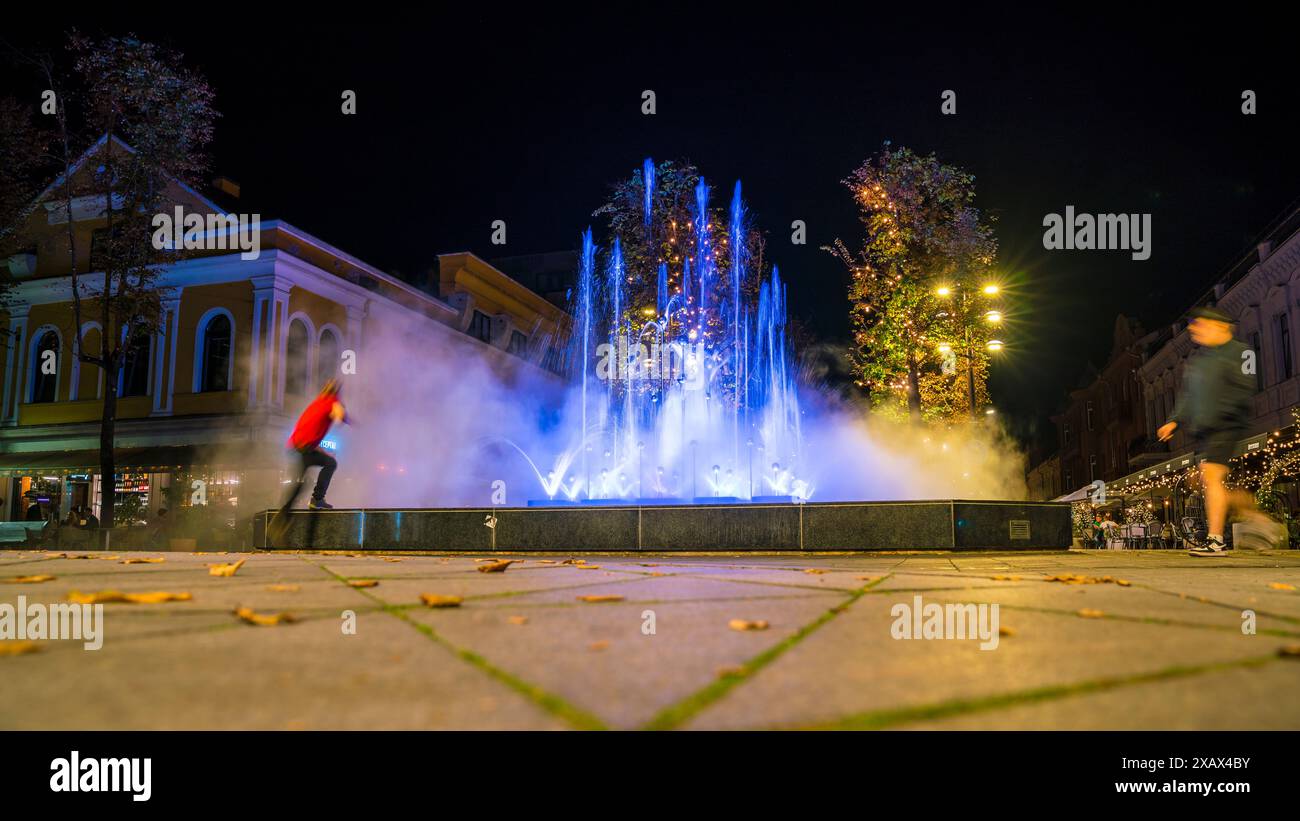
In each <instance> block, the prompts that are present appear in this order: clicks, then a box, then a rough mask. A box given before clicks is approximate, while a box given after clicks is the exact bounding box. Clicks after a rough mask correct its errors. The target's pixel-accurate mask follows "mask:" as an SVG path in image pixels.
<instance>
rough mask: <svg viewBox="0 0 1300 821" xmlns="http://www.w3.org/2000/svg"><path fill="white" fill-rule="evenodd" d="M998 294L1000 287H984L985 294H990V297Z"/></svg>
mask: <svg viewBox="0 0 1300 821" xmlns="http://www.w3.org/2000/svg"><path fill="white" fill-rule="evenodd" d="M997 292H998V286H996V285H985V286H984V293H986V294H988V295H989V296H993V295H994V294H996V293H997Z"/></svg>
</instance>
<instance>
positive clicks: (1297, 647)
mask: <svg viewBox="0 0 1300 821" xmlns="http://www.w3.org/2000/svg"><path fill="white" fill-rule="evenodd" d="M1277 654H1278V655H1279V656H1281V657H1282V658H1288V659H1300V644H1287V645H1284V646H1282V647H1279V648H1277Z"/></svg>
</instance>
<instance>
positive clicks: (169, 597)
mask: <svg viewBox="0 0 1300 821" xmlns="http://www.w3.org/2000/svg"><path fill="white" fill-rule="evenodd" d="M192 598H193V596H191V595H190V594H189V593H167V592H165V591H161V590H160V591H157V592H152V593H122V592H119V591H117V590H101V591H99V592H98V593H81V592H79V591H76V590H73V591H72V592H71V593H69V594H68V601H70V602H72V603H73V604H114V603H119V604H162V603H164V602H172V601H190V599H192Z"/></svg>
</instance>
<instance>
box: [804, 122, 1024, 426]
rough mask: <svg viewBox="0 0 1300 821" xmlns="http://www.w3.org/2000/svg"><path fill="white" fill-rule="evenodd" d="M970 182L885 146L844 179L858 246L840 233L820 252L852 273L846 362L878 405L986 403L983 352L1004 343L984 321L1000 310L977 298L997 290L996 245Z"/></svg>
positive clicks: (916, 411) (953, 411) (912, 407)
mask: <svg viewBox="0 0 1300 821" xmlns="http://www.w3.org/2000/svg"><path fill="white" fill-rule="evenodd" d="M974 182H975V178H974V176H972V175H971V174H969V173H967V172H965V171H963V170H961V169H959V168H956V167H954V166H951V165H945V164H944V163H942V162H940V161H939V159H938V158H937V157H936V156H935V155H934V154H930V155H928V156H922V155H920V154H917V153H916V152H914V151H912V150H911V149H909V148H905V147H897V148H896V147H893V146H891V145H890V144H889V143H885V146H884V148H883V149H882V150H881V152H880V154H879V155H877V156H875V157H872V158H870V159H868V160H867V161H866V162H864V163H863V164H862V165H861V166H860V167H859V168H858V169H857V170H855V171H854V172H853V173H852V174H851V175H850V176H849V177H848V178H847V179H845V180H844V181H843V183H844V185H845V186H846V187H848V189H849V190H850V191H851V192H852V193H853V198H854V201H855V202H856V203H857V205H858V208H859V210H860V217H861V220H862V224H863V228H864V229H865V237H864V239H863V243H862V247H861V250H860V251H858V252H856V253H854V252H852V251H850V250H849V248H848V247H847V245H846V244H845V243H844V242H842V241H841V240H836V241H835V243H834V244H833V245H831V246H829V247H827V248H826V250H828V251H830V252H831V253H832V254H834V255H835V256H836V257H837V258H839V259H840V260H841V261H842V262H843V263H844V264H845V265H846V266H847V267H848V269H849V273H850V282H849V301H850V308H849V311H850V320H851V323H852V332H853V344H852V345H851V346H850V358H851V360H852V365H853V370H854V375H855V377H856V381H857V383H858V385H859V386H861V387H863V388H865V389H866V390H867V391H868V392H869V394H870V395H871V397H872V400H873V403H874V404H875V405H876V406H877V407H878V408H881V409H884V410H886V411H892V412H894V413H898V414H900V415H901V414H904V413H905V414H906V415H908V416H910V417H911V418H912V419H914V420H920V419H922V418H931V419H952V418H956V417H958V416H961V415H963V414H966V415H973V414H974V411H975V409H976V408H977V407H979V406H981V403H982V402H987V388H986V380H987V373H988V367H987V365H988V360H987V355H986V352H987V351H990V350H997V349H999V348H1000V347H1001V345H1000V343H998V341H997V340H994V339H992V337H991V335H990V334H989V327H990V326H991V325H992V324H993V321H992V318H991V316H995V317H996V320H997V321H999V322H1000V321H1001V312H1000V311H997V310H995V306H992V305H990V304H987V303H986V302H985V301H981V300H980V299H978V298H976V297H975V296H974V295H984V296H991V295H996V294H997V293H998V291H997V289H996V287H995V286H990V284H989V283H990V281H991V279H992V275H993V269H994V265H995V264H996V260H997V241H996V239H995V238H994V236H993V230H992V227H991V225H989V223H988V222H987V221H986V220H985V219H984V217H983V216H982V215H981V213H980V211H979V209H977V208H976V207H975V205H974V200H975V188H974ZM991 287H992V290H990V288H991ZM966 294H970V295H972V299H970V300H967V299H965V296H964V295H966ZM954 295H961V296H960V298H958V299H954V298H952V297H953V296H954ZM973 317H982V318H983V320H984V321H982V322H975V321H972V319H973Z"/></svg>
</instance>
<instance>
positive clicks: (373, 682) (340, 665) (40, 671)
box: [0, 614, 563, 729]
mask: <svg viewBox="0 0 1300 821" xmlns="http://www.w3.org/2000/svg"><path fill="white" fill-rule="evenodd" d="M0 661H3V662H4V663H5V664H6V665H9V664H12V663H21V664H22V669H23V674H22V675H21V676H9V675H6V676H5V679H6V682H5V698H4V699H3V700H2V701H0V727H3V728H5V729H34V728H40V729H90V728H94V729H178V728H192V729H218V728H219V729H420V728H438V729H471V728H478V729H515V728H519V729H551V728H557V727H561V726H563V725H562V723H561V722H559V721H558V720H557V719H556V718H555V717H554V716H551V715H549V714H547V713H546V712H544V711H543V710H541V709H540V708H538V707H537V706H536V705H535V704H533V703H532V702H531V701H529V700H528V699H526V698H525V697H524V696H522V695H520V694H518V693H516V692H515V691H513V690H512V689H510V688H509V687H507V686H506V685H504V684H502V683H501V682H499V681H496V680H494V679H493V678H491V677H489V676H488V675H486V674H485V673H483V672H481V671H479V670H476V669H474V668H473V667H471V666H469V665H466V664H463V663H460V662H459V661H457V660H456V659H455V657H454V656H453V655H452V654H451V653H450V652H448V651H447V650H446V649H444V648H442V647H440V646H438V645H437V644H435V643H433V642H431V641H430V640H429V639H428V638H426V637H425V636H423V635H421V634H420V633H419V632H418V631H416V630H414V629H412V628H411V627H410V626H409V625H407V624H404V623H402V622H401V621H399V620H397V619H394V618H392V617H390V616H388V615H386V614H374V615H364V614H363V615H360V616H358V622H357V634H356V635H354V636H344V635H343V634H342V631H341V630H340V627H339V620H338V619H336V618H330V619H323V620H318V621H311V622H305V623H301V624H294V625H290V626H285V627H254V626H246V625H236V626H232V627H230V628H229V629H225V630H214V631H196V632H192V633H188V634H185V635H183V636H180V637H168V638H155V639H141V640H139V641H123V642H113V641H112V640H111V639H109V640H107V641H106V642H105V646H104V647H103V649H101V650H98V651H94V652H88V651H82V650H79V649H76V648H71V647H65V648H59V649H56V650H50V651H46V652H41V653H35V654H31V655H26V656H21V657H17V658H9V659H0Z"/></svg>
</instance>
